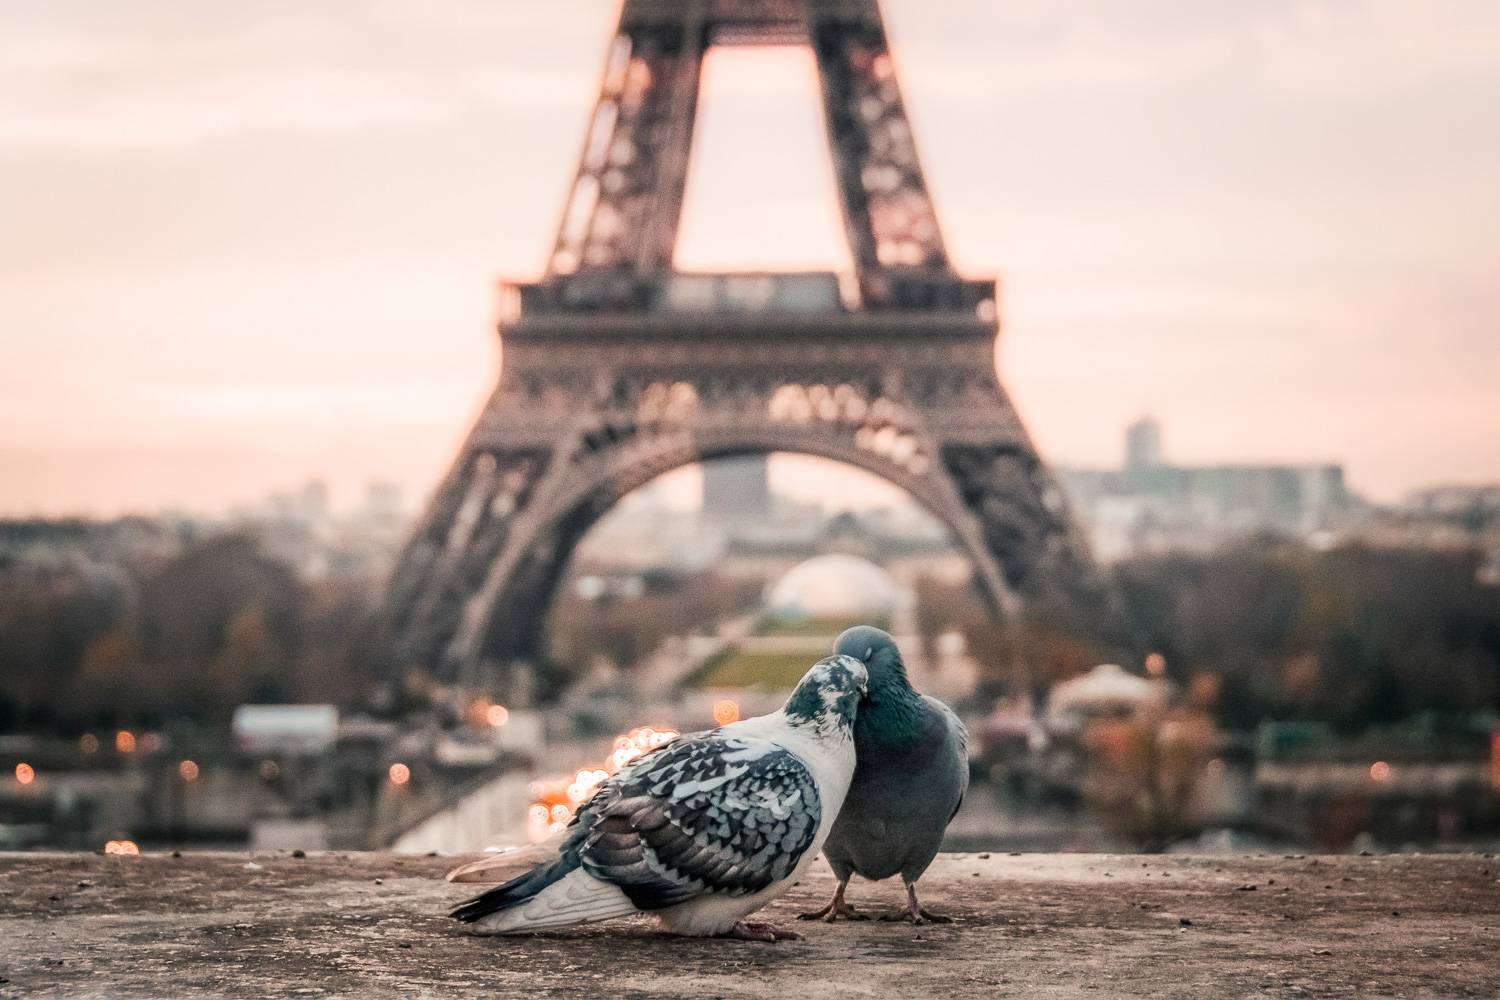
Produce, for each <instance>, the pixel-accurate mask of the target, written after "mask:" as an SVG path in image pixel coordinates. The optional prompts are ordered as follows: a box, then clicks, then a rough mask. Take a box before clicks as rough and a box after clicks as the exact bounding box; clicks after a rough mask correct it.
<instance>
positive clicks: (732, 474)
mask: <svg viewBox="0 0 1500 1000" xmlns="http://www.w3.org/2000/svg"><path fill="white" fill-rule="evenodd" d="M769 462H770V456H768V455H740V456H736V457H734V458H721V459H717V460H715V461H712V462H704V463H703V517H704V519H705V520H707V521H710V522H715V523H719V524H745V523H755V522H763V521H765V520H766V519H767V518H769V517H770V516H771V513H772V510H773V501H772V497H771V480H770V476H769V475H768V474H767V468H768V466H769Z"/></svg>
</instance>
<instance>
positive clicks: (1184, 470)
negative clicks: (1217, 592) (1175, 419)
mask: <svg viewBox="0 0 1500 1000" xmlns="http://www.w3.org/2000/svg"><path fill="white" fill-rule="evenodd" d="M1058 477H1059V479H1060V480H1061V481H1062V484H1063V488H1064V489H1065V490H1066V491H1067V492H1068V495H1069V498H1070V499H1071V501H1072V503H1073V506H1074V509H1075V511H1076V512H1077V513H1078V515H1079V516H1080V517H1081V518H1082V520H1083V521H1084V523H1085V524H1086V525H1087V526H1088V529H1089V533H1090V535H1091V537H1092V541H1093V545H1094V550H1095V554H1096V555H1097V556H1098V557H1099V558H1101V559H1104V560H1106V561H1112V560H1116V559H1121V558H1124V557H1126V556H1131V555H1136V554H1139V553H1142V552H1151V551H1165V550H1178V549H1189V550H1205V549H1211V548H1214V547H1216V546H1218V545H1221V544H1223V543H1225V542H1227V541H1231V540H1233V539H1236V538H1244V537H1249V536H1252V535H1256V534H1262V533H1272V534H1279V535H1284V536H1287V537H1294V538H1302V539H1306V540H1314V541H1315V540H1317V539H1319V538H1320V537H1321V536H1322V534H1323V533H1326V532H1329V531H1334V530H1338V529H1340V528H1342V527H1344V526H1345V525H1346V524H1347V523H1348V522H1349V520H1350V519H1351V516H1352V514H1353V513H1354V511H1355V509H1356V508H1357V506H1358V503H1357V501H1356V500H1355V498H1354V497H1353V496H1352V495H1351V494H1350V493H1349V491H1348V488H1347V487H1346V486H1345V483H1344V470H1343V467H1342V466H1340V465H1336V464H1332V463H1329V464H1315V465H1206V466H1185V465H1172V464H1169V463H1168V462H1166V460H1165V459H1164V457H1163V451H1162V433H1161V427H1160V425H1159V424H1158V423H1157V422H1156V421H1155V420H1153V419H1151V418H1150V417H1144V418H1142V419H1140V420H1138V421H1136V422H1135V423H1133V424H1131V425H1130V427H1129V428H1127V430H1126V434H1125V456H1124V464H1123V465H1122V467H1121V468H1120V469H1118V470H1094V469H1060V470H1059V473H1058Z"/></svg>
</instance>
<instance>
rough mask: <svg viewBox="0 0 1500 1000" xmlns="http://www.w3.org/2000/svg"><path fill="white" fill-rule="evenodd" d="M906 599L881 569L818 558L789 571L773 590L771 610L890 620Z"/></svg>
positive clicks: (848, 559)
mask: <svg viewBox="0 0 1500 1000" xmlns="http://www.w3.org/2000/svg"><path fill="white" fill-rule="evenodd" d="M904 597H905V591H904V590H903V588H902V587H901V585H900V584H898V583H897V582H896V581H895V579H893V578H892V577H891V575H890V574H889V573H887V572H886V571H885V570H883V569H881V568H880V567H879V566H877V565H875V564H874V563H872V562H870V561H869V560H868V559H861V558H859V557H858V556H850V555H842V554H837V553H835V554H833V555H826V556H814V557H813V558H811V559H809V560H807V561H806V562H803V563H799V564H797V565H796V566H794V567H792V568H791V569H790V570H788V571H787V574H786V576H784V577H782V578H781V579H780V580H779V581H777V583H776V586H774V587H772V588H771V608H772V609H773V610H775V611H779V612H783V613H789V614H796V615H806V616H808V617H811V618H853V617H858V616H861V615H874V616H881V617H886V618H889V617H890V616H891V615H892V614H894V613H895V612H896V610H897V609H898V608H899V607H900V605H901V602H902V599H903V598H904Z"/></svg>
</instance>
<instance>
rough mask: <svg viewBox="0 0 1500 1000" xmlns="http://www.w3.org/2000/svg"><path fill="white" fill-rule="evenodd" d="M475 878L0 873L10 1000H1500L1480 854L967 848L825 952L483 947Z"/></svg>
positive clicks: (313, 863) (101, 867)
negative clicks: (356, 999)
mask: <svg viewBox="0 0 1500 1000" xmlns="http://www.w3.org/2000/svg"><path fill="white" fill-rule="evenodd" d="M458 860H459V859H453V858H434V857H411V856H400V855H391V854H317V855H312V856H309V857H305V858H294V857H292V856H291V855H289V854H278V855H259V856H254V857H252V856H250V855H243V854H189V855H185V856H183V857H181V858H173V857H170V856H168V855H146V856H142V857H136V858H118V857H102V856H96V855H77V854H45V855H37V854H27V855H22V854H9V855H0V977H4V978H5V979H6V980H7V981H6V982H3V983H0V997H11V996H23V997H30V996H101V997H103V996H109V997H114V996H130V997H135V996H150V997H200V996H234V997H262V996H343V995H350V996H354V995H357V996H362V997H368V996H398V995H399V996H439V995H441V996H444V997H450V996H486V997H496V996H511V995H525V996H527V997H532V998H536V997H552V996H556V997H579V996H585V997H586V996H592V995H606V994H607V995H608V996H610V997H647V996H720V997H760V996H777V997H786V998H791V997H796V998H798V1000H801V998H804V997H811V998H818V997H835V996H837V997H841V998H843V997H854V996H877V997H904V996H910V997H922V998H924V1000H931V998H934V997H936V998H938V1000H950V998H962V997H990V996H1005V995H1011V996H1027V997H1032V996H1048V997H1107V996H1176V997H1224V996H1244V995H1256V996H1266V995H1270V996H1347V995H1349V994H1352V993H1359V994H1366V995H1368V994H1371V993H1373V994H1377V995H1382V996H1385V995H1396V994H1407V995H1422V996H1496V995H1500V961H1496V955H1495V950H1496V948H1497V943H1500V936H1497V931H1500V860H1497V859H1494V858H1489V857H1484V856H1481V855H1473V854H1470V855H1425V856H1418V855H1398V856H1383V857H1309V858H1304V857H1274V858H1273V857H1232V858H1216V857H1215V858H1201V857H1200V858H1187V857H1175V856H1174V857H1163V856H1154V857H1147V856H1135V855H1055V854H1052V855H1046V854H1037V855H1014V856H1007V855H994V856H985V855H974V854H967V855H965V854H950V855H944V856H943V857H942V858H940V859H939V861H938V862H937V863H936V864H935V865H934V866H933V869H932V871H930V872H929V873H928V876H927V878H926V879H925V880H924V882H923V889H924V893H923V896H924V900H925V901H926V902H927V903H928V905H929V906H930V907H931V908H932V909H935V910H940V911H946V912H948V913H951V914H952V915H953V916H955V917H956V918H957V922H956V923H954V924H949V925H935V926H926V927H912V926H910V925H906V924H888V923H875V922H870V923H856V924H844V923H840V924H837V925H832V926H830V925H825V924H822V923H816V924H806V923H796V922H795V921H794V920H793V915H794V914H795V913H797V912H798V911H799V910H803V909H810V908H813V907H815V906H817V905H821V904H822V902H823V901H824V899H825V897H826V895H827V894H828V893H829V892H831V890H832V878H831V876H830V875H829V874H828V871H827V868H826V866H824V865H823V863H822V862H819V863H818V864H817V866H816V867H815V868H814V872H813V874H812V875H810V876H809V877H808V878H806V879H804V880H803V882H802V884H801V885H799V886H797V887H796V888H794V889H793V890H792V891H791V892H790V893H788V894H787V896H786V897H784V898H783V899H782V900H781V901H779V902H778V903H777V904H775V905H774V906H772V907H770V908H768V909H767V910H765V911H763V913H764V914H765V915H766V917H767V918H768V919H771V920H775V921H781V922H786V923H789V924H794V926H795V927H796V929H797V930H800V931H802V932H803V933H805V934H806V935H807V939H806V940H804V941H794V942H785V943H781V944H777V945H768V944H757V943H745V942H737V941H725V940H687V939H680V938H670V937H666V936H664V935H661V934H659V933H656V932H655V931H654V930H653V928H652V927H651V925H649V924H647V923H645V922H642V921H615V922H611V923H607V924H597V925H593V926H591V927H587V928H580V929H577V930H575V931H571V932H567V933H554V934H550V935H545V936H543V935H538V936H534V937H530V938H479V937H474V936H471V935H469V934H466V933H465V932H464V931H463V930H462V929H461V928H460V927H459V925H457V924H455V923H454V922H452V921H450V920H448V919H447V918H445V917H444V916H442V914H443V911H444V910H445V908H446V907H447V906H449V905H450V904H451V903H453V902H455V901H457V900H459V899H461V898H463V897H464V896H466V895H468V894H469V893H470V891H471V889H472V888H473V887H465V886H457V885H451V884H448V883H445V882H443V881H442V880H441V878H442V875H443V873H444V872H446V871H447V870H448V869H449V868H450V867H452V866H453V865H454V864H456V863H457V861H458ZM252 865H253V866H258V867H251V866H252ZM1251 886H1253V887H1254V888H1248V887H1251ZM900 897H901V893H900V887H899V885H896V884H893V883H880V884H878V885H870V884H868V883H860V882H856V883H855V884H854V885H852V886H851V888H850V898H851V901H852V902H854V903H856V904H862V905H864V906H866V907H867V908H868V907H887V906H890V907H893V906H895V905H896V904H897V903H898V902H899V901H900Z"/></svg>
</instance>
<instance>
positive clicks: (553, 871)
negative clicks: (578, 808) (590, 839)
mask: <svg viewBox="0 0 1500 1000" xmlns="http://www.w3.org/2000/svg"><path fill="white" fill-rule="evenodd" d="M577 868H578V859H577V857H576V856H572V857H570V856H568V855H566V854H565V855H563V856H562V857H559V858H558V859H557V860H555V861H553V862H552V863H551V864H549V865H539V866H538V867H536V868H533V869H532V870H531V871H529V872H525V873H523V874H521V875H517V876H516V877H515V878H513V879H511V880H510V881H509V882H506V883H504V884H503V885H497V886H495V888H493V889H490V890H489V891H487V892H482V893H480V894H479V895H477V896H475V897H474V898H473V899H468V900H465V901H464V902H462V903H460V904H458V905H457V906H455V907H454V908H453V909H452V910H451V911H450V912H449V914H448V915H449V916H450V917H455V918H457V919H459V920H462V921H464V922H465V923H473V922H474V921H476V920H478V919H480V918H481V917H486V916H489V915H490V914H491V913H498V912H500V911H501V910H508V909H510V908H512V907H515V906H520V905H521V904H522V903H525V902H527V901H528V900H531V899H534V898H536V896H538V895H539V894H540V893H542V892H543V891H544V890H545V889H547V887H548V886H551V885H553V884H554V883H557V882H561V881H562V880H563V879H565V878H567V876H568V874H569V873H570V872H573V871H576V870H577Z"/></svg>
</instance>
